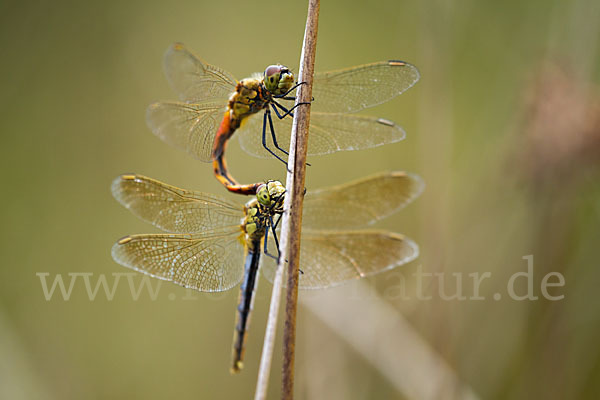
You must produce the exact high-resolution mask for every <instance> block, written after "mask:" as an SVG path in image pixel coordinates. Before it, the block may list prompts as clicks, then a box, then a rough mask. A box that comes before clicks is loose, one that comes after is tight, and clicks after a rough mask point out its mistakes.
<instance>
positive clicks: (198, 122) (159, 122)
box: [146, 102, 227, 162]
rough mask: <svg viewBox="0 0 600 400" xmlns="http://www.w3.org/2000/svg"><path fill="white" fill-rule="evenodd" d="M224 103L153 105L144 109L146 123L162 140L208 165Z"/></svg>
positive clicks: (166, 103) (223, 111) (223, 110)
mask: <svg viewBox="0 0 600 400" xmlns="http://www.w3.org/2000/svg"><path fill="white" fill-rule="evenodd" d="M226 104H227V103H226V102H224V103H202V104H188V103H179V102H169V103H168V102H165V103H154V104H151V105H150V106H149V107H148V109H147V110H146V122H147V123H148V127H150V129H151V130H152V132H153V133H154V134H155V135H156V136H158V137H159V138H161V139H162V140H163V141H165V142H167V143H168V144H170V145H171V146H174V147H176V148H178V149H180V150H183V151H187V152H188V153H189V154H190V155H191V156H192V157H195V158H197V159H199V160H201V161H204V162H210V161H211V153H212V148H213V142H214V140H215V134H216V133H217V128H218V126H219V124H220V123H221V120H222V119H223V115H224V113H225V106H226Z"/></svg>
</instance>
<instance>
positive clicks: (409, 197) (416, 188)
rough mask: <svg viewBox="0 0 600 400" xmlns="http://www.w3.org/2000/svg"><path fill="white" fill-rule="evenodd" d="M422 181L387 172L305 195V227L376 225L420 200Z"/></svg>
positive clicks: (334, 227) (303, 222)
mask: <svg viewBox="0 0 600 400" xmlns="http://www.w3.org/2000/svg"><path fill="white" fill-rule="evenodd" d="M424 187H425V184H424V183H423V180H422V179H421V178H420V177H419V176H418V175H415V174H411V173H407V172H400V171H396V172H386V173H380V174H377V175H373V176H370V177H367V178H362V179H358V180H355V181H352V182H348V183H345V184H342V185H337V186H332V187H330V188H326V189H317V190H311V189H310V188H309V189H308V190H307V192H306V196H305V198H304V208H303V214H302V226H303V227H306V228H309V229H317V228H318V229H350V228H356V227H363V226H365V225H369V224H373V223H375V222H376V221H378V220H380V219H382V218H385V217H387V216H389V215H391V214H393V213H395V212H397V211H398V210H400V209H402V208H404V207H405V206H406V205H407V204H409V203H410V202H411V201H413V200H414V199H415V198H417V197H418V196H419V195H420V194H421V193H422V192H423V189H424Z"/></svg>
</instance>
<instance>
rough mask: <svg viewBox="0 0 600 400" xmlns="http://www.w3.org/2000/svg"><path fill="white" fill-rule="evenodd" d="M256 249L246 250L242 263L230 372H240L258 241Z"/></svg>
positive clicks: (254, 287) (254, 282) (250, 309)
mask: <svg viewBox="0 0 600 400" xmlns="http://www.w3.org/2000/svg"><path fill="white" fill-rule="evenodd" d="M252 247H254V248H255V249H257V250H256V251H250V250H249V251H248V253H247V254H246V261H245V263H244V279H243V280H242V284H241V286H240V297H239V300H238V306H237V312H236V324H235V332H234V333H233V357H232V358H233V364H232V366H231V372H232V373H237V372H240V371H241V369H242V368H243V360H244V345H245V341H246V334H247V332H248V327H249V325H250V312H251V311H252V307H253V304H254V291H255V290H256V285H257V283H258V266H259V261H260V250H259V249H260V241H258V243H253V246H252Z"/></svg>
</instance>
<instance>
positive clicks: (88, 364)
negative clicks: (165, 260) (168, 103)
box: [0, 0, 600, 399]
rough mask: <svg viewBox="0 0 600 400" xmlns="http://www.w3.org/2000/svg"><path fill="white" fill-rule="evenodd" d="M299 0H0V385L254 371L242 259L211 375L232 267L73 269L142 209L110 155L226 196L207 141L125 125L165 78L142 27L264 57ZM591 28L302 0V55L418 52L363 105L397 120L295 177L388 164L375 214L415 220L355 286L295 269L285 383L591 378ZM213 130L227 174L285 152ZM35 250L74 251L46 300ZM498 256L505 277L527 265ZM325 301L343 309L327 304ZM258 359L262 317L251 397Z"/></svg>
mask: <svg viewBox="0 0 600 400" xmlns="http://www.w3.org/2000/svg"><path fill="white" fill-rule="evenodd" d="M306 7H307V6H306V4H305V2H303V1H293V2H292V1H287V2H282V1H270V0H269V1H260V2H248V1H238V0H230V1H227V2H225V3H223V2H215V1H212V2H207V1H198V0H196V1H175V2H158V1H156V2H152V1H140V0H132V1H127V2H122V1H101V2H81V1H66V0H58V1H13V0H4V1H2V2H1V3H0V32H1V34H0V48H1V49H2V61H1V62H0V77H1V81H2V84H1V89H0V109H1V110H2V117H1V118H0V132H1V140H2V144H1V146H0V152H1V154H2V155H1V157H0V163H1V168H0V174H1V179H2V196H1V198H0V204H1V208H0V209H1V210H2V216H1V221H2V223H1V226H2V227H1V234H2V240H1V241H0V246H1V249H0V255H1V260H2V261H1V263H2V264H1V265H2V267H1V279H0V397H1V398H6V399H9V398H11V399H84V398H85V399H104V398H110V399H119V398H147V399H150V398H156V399H162V398H179V399H192V398H194V399H197V398H201V399H215V398H249V397H251V396H252V395H253V392H254V387H255V383H256V373H257V369H258V361H259V355H260V351H261V348H262V345H261V344H262V336H263V333H264V324H265V321H266V311H267V307H268V298H269V296H270V289H271V286H270V285H269V284H268V283H266V282H265V281H261V283H260V285H259V290H258V299H257V301H256V303H255V313H254V316H253V321H252V328H251V332H250V335H249V342H248V346H247V352H246V358H247V360H246V363H245V365H246V367H245V370H244V371H243V372H242V373H241V374H240V375H239V376H231V375H230V374H229V372H228V368H229V362H230V345H231V337H232V332H233V321H234V309H235V304H236V300H237V290H231V291H229V292H226V293H223V294H217V295H211V296H209V295H205V294H192V293H190V292H188V291H186V290H184V289H182V288H179V287H177V286H175V285H170V284H168V283H163V284H162V285H161V286H160V291H159V293H158V294H157V296H156V297H155V298H154V299H152V298H151V296H150V295H149V294H148V292H147V291H146V289H144V291H143V292H142V293H141V294H140V296H139V298H138V300H134V299H133V298H132V295H131V293H130V289H129V286H128V285H129V283H128V281H127V278H125V277H123V278H122V280H121V281H120V282H119V284H118V285H117V286H116V290H115V293H114V297H113V298H112V300H108V299H107V296H106V295H105V293H104V292H103V290H102V289H100V291H99V293H98V294H97V296H96V298H95V299H94V300H91V299H90V298H89V296H88V294H87V293H86V288H85V285H84V280H83V275H81V274H88V275H87V276H88V277H89V279H90V282H91V284H92V286H93V287H95V285H96V282H97V280H98V279H99V277H100V276H105V277H106V278H107V280H108V282H109V284H110V285H112V284H113V283H114V279H115V278H114V277H113V275H112V274H113V273H121V272H128V271H127V270H125V269H124V268H122V267H121V266H119V265H117V264H116V263H114V262H113V261H112V259H111V257H110V247H111V245H112V244H113V242H114V241H115V240H116V239H117V238H119V237H121V236H124V235H126V234H130V233H143V232H156V230H155V229H153V228H152V227H150V226H149V225H147V224H145V223H143V222H142V221H140V220H138V219H136V218H135V217H134V216H133V215H131V214H130V213H129V212H127V211H126V210H125V209H123V208H122V207H121V206H120V205H119V204H118V203H117V202H116V201H115V200H114V199H113V198H112V196H111V194H110V190H109V188H110V182H111V181H112V179H113V178H114V177H116V176H118V175H119V174H121V173H126V172H136V173H141V174H144V175H147V176H151V177H153V178H156V179H159V180H161V181H165V182H168V183H170V184H173V185H176V186H179V187H184V188H188V189H194V190H202V191H206V192H213V193H220V194H222V195H225V196H227V195H226V194H225V192H224V190H223V189H222V187H220V185H219V184H218V183H217V181H216V180H215V179H214V178H213V176H212V173H211V168H210V167H209V165H205V164H201V163H199V162H197V161H195V160H193V159H191V158H190V157H188V156H187V155H186V154H184V153H181V152H179V151H177V150H176V149H174V148H171V147H169V146H168V145H166V144H164V143H162V142H161V141H160V140H159V139H158V138H156V137H155V136H153V135H152V134H151V132H150V130H149V129H148V128H147V127H146V124H145V121H144V113H145V108H146V106H147V105H148V104H150V103H151V102H153V101H156V100H170V99H175V95H174V93H172V92H171V91H170V89H169V87H168V84H167V82H166V80H165V78H164V76H163V72H162V67H161V63H162V55H163V53H164V51H165V50H166V48H167V47H168V46H169V45H170V44H171V43H173V42H175V41H181V42H183V43H185V44H186V45H187V46H188V47H189V48H191V49H194V50H195V51H196V52H197V53H198V54H199V55H201V57H203V58H204V59H205V60H206V61H208V62H210V63H212V64H215V65H218V66H221V67H222V68H224V69H226V70H228V71H230V72H232V73H233V74H234V76H236V77H239V78H242V77H245V76H247V75H248V74H249V73H251V72H255V71H262V70H263V69H264V67H265V65H267V64H271V63H274V62H281V63H284V64H287V65H289V66H291V67H293V68H294V69H295V70H296V71H297V65H298V60H299V55H300V48H301V43H302V38H303V31H304V23H305V18H306ZM599 38H600V3H599V2H597V1H595V0H572V1H557V0H551V1H546V0H531V1H526V2H523V1H516V0H510V1H503V2H492V1H487V2H483V1H476V0H462V1H441V0H436V1H429V0H427V1H423V0H421V1H398V0H393V1H391V0H390V1H371V2H368V3H367V2H348V1H341V0H336V1H324V2H323V4H322V7H321V16H320V22H319V37H318V47H317V63H316V68H317V70H321V71H322V70H327V69H334V68H341V67H346V66H352V65H356V64H362V63H366V62H371V61H377V60H385V59H403V60H407V61H409V62H411V63H413V64H415V65H416V66H418V68H419V69H420V72H421V76H422V78H421V81H420V82H419V83H418V84H417V85H416V86H415V87H414V88H412V89H411V90H409V91H407V92H406V93H405V94H403V95H402V96H400V97H399V98H396V99H394V100H393V101H391V102H389V103H387V104H384V105H381V106H378V107H376V108H373V109H369V110H367V111H366V112H365V113H366V114H370V115H377V116H380V117H384V118H388V119H392V120H395V121H397V122H398V123H400V124H401V125H402V126H403V127H404V128H405V129H406V131H407V138H406V140H404V141H403V142H401V143H397V144H394V145H389V146H384V147H382V148H377V149H372V150H366V151H360V152H348V153H344V154H335V155H331V156H327V157H318V158H312V159H311V160H310V162H311V163H312V166H311V167H310V168H309V170H308V178H307V186H308V187H309V188H313V187H314V188H317V187H324V186H328V185H333V184H337V183H341V182H345V181H348V180H351V179H355V178H358V177H362V176H366V175H368V174H370V173H374V172H378V171H381V170H407V171H412V172H415V173H418V174H420V175H421V176H422V177H423V178H424V179H425V181H426V183H427V189H426V191H425V193H424V194H423V196H422V197H421V198H419V199H418V200H417V201H416V202H415V203H414V204H412V205H410V206H409V207H408V208H407V209H405V210H403V211H402V212H401V213H399V214H398V215H396V216H393V217H391V218H389V219H387V220H386V221H385V222H382V223H381V224H380V225H379V226H380V227H382V228H386V229H390V230H393V231H396V232H401V233H404V234H406V235H408V236H410V237H412V238H413V239H415V240H416V241H417V242H418V243H419V244H420V246H421V256H420V258H418V259H417V260H416V261H414V262H412V263H411V264H409V265H406V266H404V267H402V268H401V269H399V270H398V271H393V272H391V273H389V274H383V275H381V276H378V277H375V278H373V279H368V280H367V281H366V285H368V286H365V283H363V284H362V285H359V283H358V282H357V283H352V284H349V285H346V287H342V288H336V289H331V290H329V291H328V292H327V293H326V294H310V295H308V296H307V295H305V294H304V293H301V294H300V296H301V299H302V300H303V305H301V307H300V309H299V328H298V344H297V379H296V394H297V397H298V398H304V399H321V398H322V399H376V398H380V399H383V398H386V399H392V398H393V399H403V398H421V399H424V398H437V399H443V398H449V399H454V398H481V399H531V398H545V399H567V398H569V399H575V398H581V399H593V398H598V396H599V395H600V342H599V341H598V337H599V335H600V301H599V300H598V296H597V294H598V284H599V283H600V269H599V268H598V267H599V265H598V240H599V238H600V224H599V222H600V185H599V179H598V178H599V174H598V172H599V169H598V167H599V165H600V88H599V86H598V84H599V80H600V69H599V62H600V52H599V50H600V45H599ZM365 134H368V132H365ZM234 142H235V141H234ZM228 154H229V163H230V167H231V170H232V171H234V174H235V175H236V177H238V178H239V180H240V181H242V182H246V181H256V180H257V179H263V178H279V179H283V178H284V169H283V168H281V165H280V164H279V162H278V161H276V160H260V159H254V158H252V157H250V156H247V155H246V154H244V153H243V152H242V150H241V149H240V148H239V146H238V145H237V143H232V144H231V145H230V148H229V153H228ZM230 197H231V198H232V199H235V197H234V196H230ZM527 256H532V257H533V258H532V259H531V258H529V260H532V261H533V264H532V265H533V276H532V279H531V284H532V285H533V286H532V287H533V294H534V295H535V296H537V297H538V299H537V300H522V301H517V300H514V299H511V298H510V297H509V296H508V295H507V282H508V281H509V279H510V277H511V276H512V275H513V274H515V273H517V272H527V266H528V259H524V258H523V257H527ZM419 270H420V271H422V272H425V273H443V275H442V276H443V277H444V280H443V281H440V280H439V279H434V278H433V277H431V278H425V279H424V280H423V281H424V282H425V283H424V289H423V290H424V294H425V295H430V296H431V299H429V300H423V299H419V298H418V296H417V294H418V293H417V290H416V289H417V284H418V282H417V277H416V276H415V274H416V273H417V272H418V271H419ZM485 272H489V273H490V274H491V277H490V278H489V279H486V280H485V281H483V283H482V286H481V293H480V294H481V296H483V297H485V300H469V299H467V300H459V299H450V300H448V299H446V298H444V297H443V296H442V295H441V293H440V290H442V293H443V294H445V295H450V294H453V293H456V292H457V290H458V286H457V281H456V277H457V276H459V277H461V276H462V277H463V281H462V290H463V294H464V295H465V296H467V297H469V296H470V297H473V296H474V294H473V290H472V278H470V277H469V275H468V274H472V273H479V274H484V273H485ZM549 272H559V273H561V274H562V275H563V276H564V279H565V285H564V286H563V287H554V288H550V289H549V291H550V294H552V295H555V296H559V295H562V296H564V298H562V300H558V301H550V300H547V299H545V298H544V297H543V296H542V294H541V289H540V287H541V282H542V280H543V278H544V276H545V275H546V274H547V273H549ZM40 273H47V274H48V275H47V277H46V279H47V281H48V284H49V285H51V284H52V282H53V280H54V279H55V277H56V276H57V274H61V275H60V276H62V277H63V279H64V281H65V285H66V286H67V288H68V286H69V283H70V279H71V277H72V276H73V275H71V276H70V275H68V274H69V273H71V274H73V273H80V275H79V276H78V277H77V278H76V280H75V281H74V282H75V283H74V285H73V290H72V293H71V295H70V298H69V300H64V299H63V297H62V295H60V292H59V289H56V292H55V293H54V294H53V296H51V298H50V299H49V300H46V297H45V295H44V291H43V287H42V284H41V278H40V276H39V275H37V274H40ZM453 274H454V275H453ZM131 279H132V282H133V283H134V285H136V287H137V286H139V285H140V284H141V283H142V282H143V281H142V279H141V276H139V275H133V276H132V277H131ZM552 281H555V280H554V279H553V280H552ZM399 282H403V286H402V287H403V288H405V293H404V295H403V296H398V295H397V292H394V290H396V289H398V287H399V286H398V285H399ZM517 282H518V283H517V284H516V289H515V290H516V291H517V292H518V293H519V294H523V293H526V292H527V290H528V283H527V281H526V279H524V278H519V279H518V280H517ZM149 283H151V284H152V285H153V286H152V287H153V288H156V286H157V282H156V281H149ZM365 287H367V288H369V292H368V293H369V294H368V295H366V294H364V293H363V292H359V291H358V288H361V290H362V289H364V288H365ZM357 293H363V294H357ZM496 293H498V294H500V299H498V300H496V299H495V298H494V296H493V294H496ZM311 296H312V297H311ZM314 296H317V297H314ZM318 296H323V297H318ZM304 299H306V301H305V300H304ZM346 300H348V301H346ZM363 300H364V301H363ZM329 302H332V303H329ZM333 303H335V304H338V305H339V307H338V308H333V310H334V311H333V312H331V314H329V316H328V314H327V313H326V312H327V311H328V310H330V309H332V308H331V307H329V308H328V307H327V304H333ZM371 303H373V306H372V307H363V308H361V307H360V306H361V305H364V304H371ZM311 304H312V306H311ZM315 304H316V305H317V307H315ZM319 304H322V306H323V307H322V308H321V307H319V306H318V305H319ZM344 304H346V306H344ZM340 315H341V316H346V317H347V318H350V319H351V323H350V324H349V325H347V326H342V325H340V323H339V322H336V321H337V320H336V317H339V316H340ZM346 322H347V321H346ZM365 328H366V329H365ZM356 335H358V336H356ZM361 335H362V336H361ZM363 342H364V343H370V345H371V346H375V347H377V345H379V348H378V349H377V352H378V353H374V352H373V351H372V348H371V350H369V348H367V349H366V350H365V348H364V347H361V343H363ZM382 346H384V351H381V347H382ZM415 349H418V351H415ZM374 354H381V356H380V357H379V356H377V357H374V356H373V355H374ZM386 357H387V358H388V359H390V360H391V361H390V360H388V361H390V362H391V363H388V362H387V361H386ZM280 365H281V343H280V338H279V340H278V341H277V343H276V356H275V360H274V367H273V370H272V381H271V382H272V384H271V387H270V390H269V398H278V396H279V386H280V371H279V369H280ZM428 365H429V366H431V365H433V368H426V367H427V366H428ZM390 366H398V369H395V368H396V367H390ZM438 367H439V368H438ZM436 368H438V369H436ZM407 371H408V372H407ZM436 371H437V372H436ZM440 371H442V372H440ZM407 373H412V375H410V374H408V375H407ZM440 377H441V378H440Z"/></svg>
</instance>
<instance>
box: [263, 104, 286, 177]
mask: <svg viewBox="0 0 600 400" xmlns="http://www.w3.org/2000/svg"><path fill="white" fill-rule="evenodd" d="M270 115H271V113H270V111H269V109H268V108H267V109H266V110H265V115H264V117H263V129H262V145H263V147H264V148H265V149H266V150H267V151H268V152H269V153H271V155H273V157H275V158H276V159H278V160H279V161H281V162H282V163H284V164H285V165H286V166H287V161H285V160H283V159H282V158H281V157H279V156H278V155H277V154H275V153H274V152H273V150H271V149H270V148H269V147H268V146H267V119H269V122H270V124H271V132H272V133H273V122H272V121H271V119H270ZM273 135H274V133H273ZM280 150H281V149H280ZM286 154H287V153H286Z"/></svg>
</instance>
